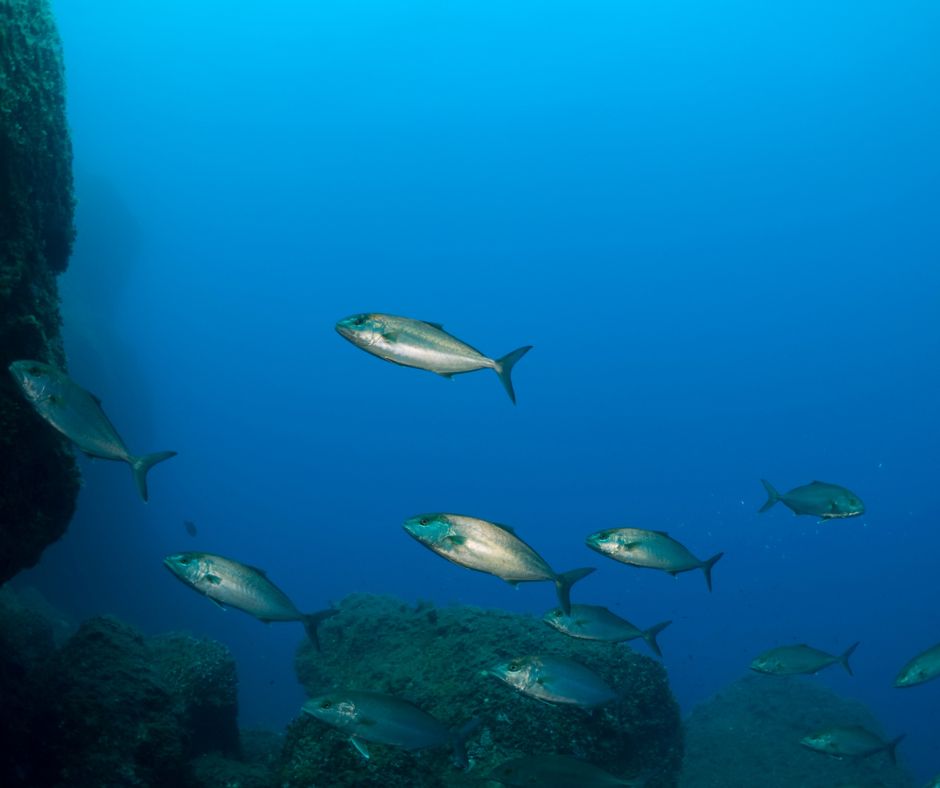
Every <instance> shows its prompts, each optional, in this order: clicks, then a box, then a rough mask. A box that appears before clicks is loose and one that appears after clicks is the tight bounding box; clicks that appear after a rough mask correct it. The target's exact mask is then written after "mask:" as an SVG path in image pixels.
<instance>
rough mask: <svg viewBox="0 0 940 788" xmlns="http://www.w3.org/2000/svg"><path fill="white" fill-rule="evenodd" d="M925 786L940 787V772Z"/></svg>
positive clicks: (929, 787) (927, 787)
mask: <svg viewBox="0 0 940 788" xmlns="http://www.w3.org/2000/svg"><path fill="white" fill-rule="evenodd" d="M924 788H940V774H938V775H937V776H936V777H934V778H933V779H932V780H931V781H930V782H929V783H927V785H925V786H924Z"/></svg>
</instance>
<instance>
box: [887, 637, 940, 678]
mask: <svg viewBox="0 0 940 788" xmlns="http://www.w3.org/2000/svg"><path fill="white" fill-rule="evenodd" d="M937 676H940V643H938V644H937V645H936V646H932V647H931V648H928V649H927V650H926V651H924V652H923V653H921V654H918V655H917V656H916V657H914V658H913V659H912V660H911V661H910V662H908V663H907V664H906V665H905V666H904V667H903V668H901V672H900V673H898V676H897V678H896V679H895V680H894V686H895V687H913V686H915V685H917V684H923V683H924V682H925V681H930V680H931V679H935V678H937Z"/></svg>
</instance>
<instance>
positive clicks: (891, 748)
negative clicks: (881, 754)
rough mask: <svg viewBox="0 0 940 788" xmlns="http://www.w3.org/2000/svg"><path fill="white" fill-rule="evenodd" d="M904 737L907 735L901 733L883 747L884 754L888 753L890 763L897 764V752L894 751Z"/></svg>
mask: <svg viewBox="0 0 940 788" xmlns="http://www.w3.org/2000/svg"><path fill="white" fill-rule="evenodd" d="M905 736H907V734H906V733H902V734H901V735H900V736H898V737H897V738H896V739H893V740H892V741H889V742H888V746H887V747H885V752H887V753H888V757H889V758H890V759H891V763H897V762H898V754H897V752H895V750H897V748H898V745H899V744H900V743H901V740H902V739H903V738H904V737H905Z"/></svg>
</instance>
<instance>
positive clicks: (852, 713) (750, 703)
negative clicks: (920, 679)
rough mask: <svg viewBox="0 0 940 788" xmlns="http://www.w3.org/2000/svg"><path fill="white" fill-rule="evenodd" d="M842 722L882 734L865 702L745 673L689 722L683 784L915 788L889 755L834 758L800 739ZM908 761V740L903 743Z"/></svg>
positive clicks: (812, 684) (815, 684)
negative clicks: (813, 748)
mask: <svg viewBox="0 0 940 788" xmlns="http://www.w3.org/2000/svg"><path fill="white" fill-rule="evenodd" d="M836 725H861V726H863V727H865V728H868V729H869V730H870V731H872V732H874V733H877V734H878V735H881V736H883V737H884V738H886V739H887V738H889V737H888V734H890V738H894V737H895V736H897V735H899V734H900V733H903V731H884V730H882V728H881V726H880V724H879V723H878V720H877V719H875V717H874V715H873V714H872V713H871V711H870V710H869V709H868V707H867V706H865V705H863V704H861V703H859V702H858V701H855V700H850V699H847V698H842V697H840V696H838V695H836V694H835V693H833V692H831V691H830V690H828V689H827V688H826V687H825V686H824V685H822V684H820V683H819V681H817V680H815V679H812V678H801V677H796V678H781V677H776V676H746V677H744V678H742V679H740V680H738V681H736V682H735V683H733V684H731V685H729V686H728V687H727V688H726V689H724V690H722V691H721V692H720V693H718V694H717V695H716V696H715V697H714V698H712V699H711V700H709V701H707V702H705V703H702V704H701V705H699V706H697V707H696V708H695V709H694V710H693V711H692V714H691V715H690V716H689V718H688V719H687V721H686V723H685V727H686V736H685V741H686V752H685V764H684V767H683V772H682V779H681V781H680V785H681V786H682V788H753V786H760V787H761V788H794V786H800V788H835V787H836V786H850V785H851V786H870V787H874V786H880V787H881V788H913V786H915V785H916V783H915V782H914V781H913V779H912V778H911V776H910V775H909V774H908V773H907V772H906V771H905V770H904V769H903V766H898V765H895V764H892V763H891V761H890V759H889V758H888V756H887V755H886V754H885V753H877V754H876V755H872V756H870V757H868V758H863V759H851V758H843V759H841V760H840V759H836V758H830V757H828V756H826V755H820V754H819V753H817V752H813V751H812V750H809V749H807V748H805V747H803V746H802V745H801V744H800V739H802V738H803V737H804V736H806V735H808V734H810V733H813V732H815V731H818V730H821V729H823V728H828V727H833V726H836ZM898 757H899V759H900V760H901V762H902V764H903V759H904V743H903V742H902V743H901V745H900V746H899V748H898Z"/></svg>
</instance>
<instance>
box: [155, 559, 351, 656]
mask: <svg viewBox="0 0 940 788" xmlns="http://www.w3.org/2000/svg"><path fill="white" fill-rule="evenodd" d="M163 564H164V566H166V568H167V569H169V570H170V571H171V572H172V573H173V575H174V576H176V577H177V578H179V579H180V580H181V581H183V582H184V583H185V584H186V585H188V586H190V587H191V588H194V589H195V590H196V591H199V592H200V593H202V594H205V595H206V596H207V597H209V599H211V600H212V601H213V602H215V603H216V604H217V605H218V606H219V607H222V608H225V607H234V608H238V609H239V610H243V611H244V612H245V613H248V614H249V615H251V616H254V617H255V618H257V619H258V620H259V621H263V622H264V623H266V624H267V623H270V622H271V621H300V622H301V623H303V625H304V629H305V630H306V631H307V637H309V638H310V640H311V641H312V642H313V645H314V646H315V647H316V648H317V650H319V648H320V639H319V637H318V636H317V626H318V625H319V624H320V622H321V621H324V620H326V619H327V618H330V617H331V616H335V615H336V614H337V613H339V612H340V611H339V610H336V609H335V608H330V609H328V610H321V611H319V612H318V613H301V612H300V611H299V610H298V609H297V608H296V607H295V606H294V603H293V602H291V601H290V599H289V598H288V597H287V595H286V594H285V593H284V592H283V591H281V589H280V588H278V587H277V586H276V585H274V583H272V582H271V581H270V580H268V577H267V575H266V574H265V573H264V572H263V571H262V570H261V569H256V568H255V567H253V566H248V565H247V564H241V563H239V562H238V561H233V560H232V559H230V558H223V557H222V556H220V555H212V554H211V553H192V552H190V553H177V554H175V555H168V556H167V557H166V558H164V559H163Z"/></svg>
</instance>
